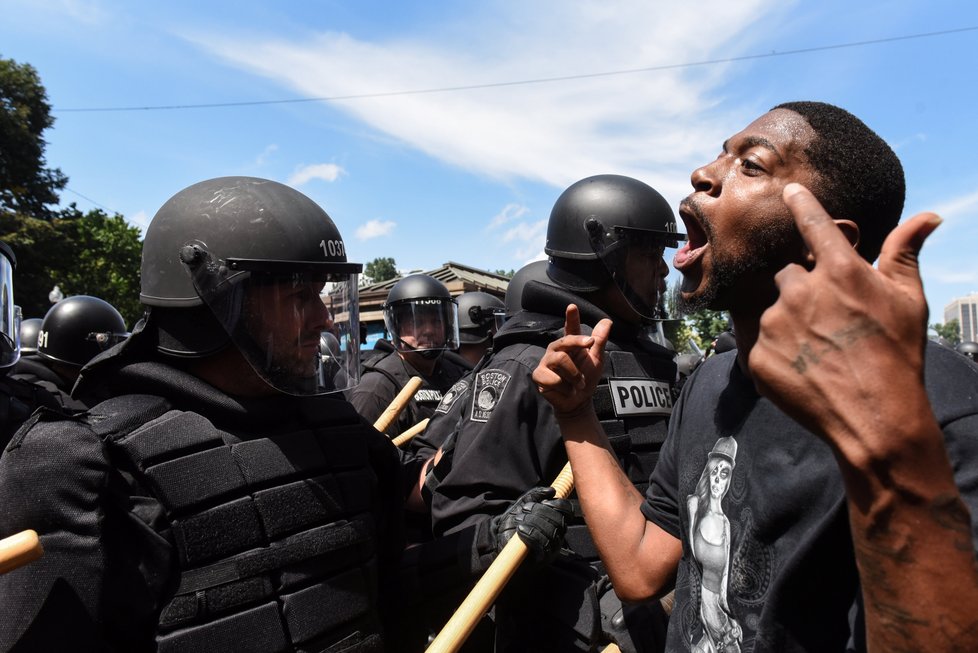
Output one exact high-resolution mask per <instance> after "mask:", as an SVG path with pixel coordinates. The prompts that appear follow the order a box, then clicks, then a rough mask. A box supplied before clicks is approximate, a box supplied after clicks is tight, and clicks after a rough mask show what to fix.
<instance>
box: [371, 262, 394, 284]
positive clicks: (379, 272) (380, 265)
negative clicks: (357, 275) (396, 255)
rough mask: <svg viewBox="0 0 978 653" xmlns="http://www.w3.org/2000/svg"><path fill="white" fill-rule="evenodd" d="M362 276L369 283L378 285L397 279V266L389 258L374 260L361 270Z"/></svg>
mask: <svg viewBox="0 0 978 653" xmlns="http://www.w3.org/2000/svg"><path fill="white" fill-rule="evenodd" d="M363 275H364V276H365V277H367V279H369V281H370V283H380V282H381V281H387V280H388V279H394V278H396V277H397V264H396V263H394V259H392V258H390V257H389V256H384V257H380V258H375V259H374V260H372V261H370V262H369V263H367V265H365V266H364V268H363Z"/></svg>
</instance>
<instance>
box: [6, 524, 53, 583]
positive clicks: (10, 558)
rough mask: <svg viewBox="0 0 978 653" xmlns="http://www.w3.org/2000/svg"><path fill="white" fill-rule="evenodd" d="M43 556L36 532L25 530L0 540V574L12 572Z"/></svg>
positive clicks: (42, 549)
mask: <svg viewBox="0 0 978 653" xmlns="http://www.w3.org/2000/svg"><path fill="white" fill-rule="evenodd" d="M43 554H44V548H43V547H42V546H41V540H40V538H38V536H37V531H33V530H26V531H21V532H19V533H15V534H14V535H11V536H10V537H5V538H3V539H2V540H0V574H5V573H7V572H8V571H13V570H14V569H17V567H22V566H23V565H26V564H27V563H28V562H33V561H34V560H37V559H38V558H40V557H41V556H42V555H43Z"/></svg>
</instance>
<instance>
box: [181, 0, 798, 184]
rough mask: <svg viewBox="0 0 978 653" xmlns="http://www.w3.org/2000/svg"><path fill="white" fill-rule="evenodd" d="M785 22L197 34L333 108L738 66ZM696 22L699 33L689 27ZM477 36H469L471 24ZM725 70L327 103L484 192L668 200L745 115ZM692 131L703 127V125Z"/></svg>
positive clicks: (694, 13) (676, 14)
mask: <svg viewBox="0 0 978 653" xmlns="http://www.w3.org/2000/svg"><path fill="white" fill-rule="evenodd" d="M782 10H784V4H783V3H777V2H775V1H774V0H748V1H745V2H727V1H726V0H704V1H703V2H699V3H682V4H681V3H651V2H647V1H646V0H624V1H622V2H617V3H610V4H609V3H606V2H604V1H599V0H595V1H592V2H580V3H577V2H575V3H566V2H562V1H559V0H547V1H541V2H535V3H506V2H495V3H493V2H490V3H487V4H485V5H481V6H479V7H478V8H473V9H472V10H471V11H472V12H475V13H477V14H478V15H477V16H474V17H471V16H470V17H468V19H467V20H465V21H459V22H456V23H448V24H446V25H440V26H433V27H431V28H430V29H431V30H440V31H439V32H438V33H437V34H434V35H432V34H431V33H428V34H423V35H417V36H416V37H415V40H412V39H411V38H410V37H403V36H402V37H400V38H399V39H397V40H393V39H391V40H388V41H372V42H368V41H363V40H358V39H356V38H354V37H352V36H350V35H347V34H343V33H335V32H327V33H318V34H315V35H312V36H309V37H305V38H303V36H302V35H295V34H292V35H289V36H288V37H276V36H266V37H265V38H261V37H255V35H254V34H248V35H247V36H245V35H234V34H231V33H228V32H227V31H223V32H213V33H203V32H197V33H196V34H195V35H194V36H192V37H191V38H192V39H193V40H194V41H195V42H196V43H197V45H198V46H199V47H200V48H201V49H204V50H208V51H210V52H211V53H213V54H214V55H216V56H218V57H220V58H222V59H224V60H225V61H227V62H228V63H230V64H231V65H234V66H237V67H239V68H242V69H245V70H248V71H250V72H253V73H255V74H259V75H263V76H266V77H268V78H270V79H273V80H275V81H277V82H279V83H281V84H282V85H283V86H284V87H286V88H288V89H289V90H291V91H293V92H295V93H297V94H299V95H303V96H307V97H340V96H347V97H348V96H355V95H364V94H377V93H385V92H388V93H389V92H391V91H397V90H409V89H433V88H445V87H457V86H470V85H478V84H494V83H499V82H510V81H514V80H527V79H544V78H555V77H566V76H571V75H587V74H593V73H600V72H606V71H615V70H628V69H636V68H643V67H654V66H657V65H660V66H665V65H667V64H675V63H677V61H678V62H695V61H704V60H708V59H711V58H716V57H717V56H718V54H719V53H722V55H723V56H725V57H731V56H736V55H737V54H741V53H745V52H750V48H751V47H752V46H753V45H754V44H755V43H756V42H757V39H760V38H762V37H763V36H764V30H760V29H755V30H753V31H750V30H746V28H747V27H748V26H750V25H752V24H755V23H756V22H757V21H758V20H759V18H760V17H761V16H764V15H770V14H771V13H773V12H775V11H782ZM703 16H709V17H710V20H702V17H703ZM473 24H477V25H478V26H479V27H478V29H477V30H473V29H472V25H473ZM729 68H730V66H729V64H714V65H711V66H696V67H693V68H663V69H660V70H655V71H648V72H638V73H634V74H618V75H610V76H594V77H584V78H581V79H575V80H565V81H560V82H556V83H540V84H529V85H505V86H495V87H492V88H482V89H472V90H464V91H459V92H444V93H438V92H434V93H424V94H416V95H387V96H384V97H373V98H361V99H349V100H339V101H337V102H335V104H334V106H336V107H338V108H340V109H341V110H343V111H346V112H348V113H349V114H351V115H352V116H354V117H356V118H357V119H359V120H361V121H363V122H364V123H366V124H368V125H370V126H371V127H372V128H374V129H376V130H377V131H379V132H382V133H383V134H386V135H387V136H389V137H393V138H394V139H396V140H398V141H401V142H404V143H407V144H409V145H410V146H412V147H414V148H417V149H418V150H420V151H423V152H425V153H427V154H429V155H430V156H432V157H435V158H437V159H439V160H441V161H444V162H447V163H449V164H452V165H456V166H459V167H461V168H464V169H468V170H471V171H474V172H476V173H479V174H482V175H485V176H489V177H493V178H498V179H512V178H526V179H530V180H534V181H543V182H546V183H549V184H552V185H554V186H556V187H566V186H567V185H569V184H570V183H571V182H573V181H576V180H577V179H580V178H582V177H585V176H588V175H592V174H598V173H605V172H609V173H620V174H626V175H632V176H635V177H639V178H641V179H644V180H646V181H648V182H649V183H651V184H652V185H653V186H656V187H657V188H658V189H659V190H660V191H661V192H663V194H664V195H666V197H667V198H670V199H672V200H674V201H678V199H679V198H680V197H682V196H683V195H685V193H686V191H687V189H688V182H687V181H686V180H688V178H689V171H690V170H691V169H693V167H695V166H696V165H700V164H702V163H703V162H704V160H705V159H704V157H709V156H712V155H713V154H715V152H716V151H717V150H718V148H719V143H721V142H722V141H723V139H724V138H726V137H727V136H729V135H730V129H731V126H733V127H737V128H739V127H740V126H742V125H743V123H744V122H745V118H748V117H753V115H755V114H756V112H757V107H729V108H728V107H727V106H725V105H724V104H723V98H721V97H715V96H714V95H715V92H716V89H717V88H719V87H720V86H721V85H722V83H723V82H724V81H725V79H726V75H727V73H728V71H729ZM704 125H705V126H704Z"/></svg>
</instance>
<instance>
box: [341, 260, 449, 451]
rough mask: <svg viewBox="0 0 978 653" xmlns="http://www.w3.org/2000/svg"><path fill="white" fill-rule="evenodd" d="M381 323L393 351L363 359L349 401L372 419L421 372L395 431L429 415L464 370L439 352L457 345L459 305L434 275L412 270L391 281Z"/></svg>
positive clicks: (391, 430) (390, 430)
mask: <svg viewBox="0 0 978 653" xmlns="http://www.w3.org/2000/svg"><path fill="white" fill-rule="evenodd" d="M384 323H385V325H386V327H387V331H388V332H389V333H390V334H391V340H392V341H393V345H394V347H395V351H392V352H389V353H388V354H387V355H385V356H383V357H382V358H380V359H379V360H374V361H372V362H367V363H365V364H364V367H363V378H362V379H361V381H360V384H359V385H358V386H357V387H356V388H355V389H354V390H353V391H352V392H351V393H350V402H351V403H352V404H353V406H354V408H356V409H357V411H358V412H359V413H360V414H361V415H363V416H364V417H365V418H366V419H367V420H368V421H370V422H375V421H376V420H377V418H378V417H380V415H381V414H382V413H383V412H384V409H386V408H387V407H388V406H389V405H390V403H391V402H392V401H393V400H394V397H396V396H397V394H398V393H399V392H400V391H401V389H402V388H403V387H404V386H405V384H407V382H408V381H409V380H410V379H411V377H413V376H419V377H421V379H422V381H423V383H422V385H421V389H420V390H418V392H417V393H416V394H415V395H414V398H413V399H411V401H410V402H409V403H408V405H407V406H405V408H404V409H403V410H402V411H401V414H400V415H399V416H398V418H397V420H396V421H394V422H393V423H392V424H391V425H390V426H389V427H388V428H387V431H386V433H387V434H388V435H391V436H394V435H397V434H399V433H401V432H403V431H405V430H407V429H409V428H411V427H412V426H414V425H415V424H417V423H418V422H420V421H421V420H423V419H425V418H428V417H431V416H432V414H433V413H434V410H435V407H436V406H438V403H439V402H440V401H441V399H442V395H443V394H444V393H445V392H446V391H447V390H448V389H449V388H451V387H452V384H454V383H455V382H456V381H458V380H459V379H460V378H461V377H462V375H463V374H465V372H466V370H465V368H464V367H462V366H461V365H458V364H457V363H455V362H454V361H453V360H449V359H448V358H446V357H445V356H443V353H444V352H446V351H448V350H454V349H457V348H458V338H459V336H458V306H457V305H456V303H455V301H454V300H453V299H452V296H451V294H450V293H449V292H448V288H446V287H445V285H444V284H443V283H442V282H440V281H438V280H437V279H435V278H433V277H430V276H428V275H426V274H412V275H408V276H406V277H404V278H403V279H401V280H400V281H398V282H397V283H396V284H394V287H393V288H391V291H390V293H389V294H388V295H387V301H386V302H385V303H384Z"/></svg>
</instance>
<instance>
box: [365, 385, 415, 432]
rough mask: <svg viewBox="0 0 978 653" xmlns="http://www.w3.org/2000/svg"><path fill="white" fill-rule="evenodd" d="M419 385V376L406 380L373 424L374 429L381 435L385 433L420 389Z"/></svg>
mask: <svg viewBox="0 0 978 653" xmlns="http://www.w3.org/2000/svg"><path fill="white" fill-rule="evenodd" d="M421 383H422V381H421V377H420V376H412V377H411V378H410V379H408V382H407V383H405V384H404V387H403V388H401V391H400V392H398V393H397V396H396V397H394V401H392V402H391V405H390V406H388V407H387V408H385V409H384V412H382V413H381V414H380V417H378V418H377V421H376V422H374V428H375V429H377V430H378V431H380V432H381V433H383V432H384V431H386V430H387V427H388V426H390V425H391V423H392V422H393V421H394V420H396V419H397V416H398V415H400V414H401V411H402V410H404V407H405V406H407V403H408V402H409V401H411V397H413V396H414V393H415V392H417V391H418V388H420V387H421Z"/></svg>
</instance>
